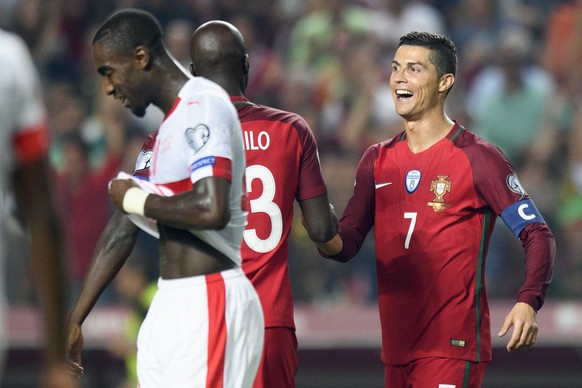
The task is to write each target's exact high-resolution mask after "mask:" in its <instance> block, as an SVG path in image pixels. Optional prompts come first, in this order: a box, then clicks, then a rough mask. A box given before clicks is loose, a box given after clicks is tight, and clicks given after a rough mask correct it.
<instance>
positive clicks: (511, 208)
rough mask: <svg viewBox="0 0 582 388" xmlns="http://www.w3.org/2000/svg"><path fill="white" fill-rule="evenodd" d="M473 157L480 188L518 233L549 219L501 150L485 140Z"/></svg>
mask: <svg viewBox="0 0 582 388" xmlns="http://www.w3.org/2000/svg"><path fill="white" fill-rule="evenodd" d="M473 158H474V160H473V163H472V166H473V172H474V174H473V176H474V179H475V186H476V188H477V190H478V191H479V193H480V195H481V196H482V198H483V199H484V201H485V203H486V204H487V206H488V207H489V208H490V209H491V210H492V211H493V212H494V213H495V214H497V215H498V216H501V219H502V220H503V222H505V224H506V225H507V227H508V228H509V229H510V230H511V231H512V232H513V234H514V235H515V236H516V237H519V234H520V233H521V231H522V230H523V229H524V228H525V227H526V226H527V225H529V224H532V223H536V222H541V223H545V221H544V219H543V217H542V215H541V214H540V212H539V211H538V209H537V208H536V206H535V204H534V203H533V201H532V200H531V198H530V197H529V196H528V194H527V192H526V191H525V189H524V188H523V186H522V185H521V183H520V181H519V178H518V176H517V173H516V172H515V170H514V168H513V166H512V165H511V163H510V162H509V160H508V159H507V158H506V157H505V155H503V153H502V152H501V151H499V150H498V149H497V148H495V147H494V146H492V145H490V144H487V143H482V144H481V145H480V146H479V149H478V151H477V152H475V153H474V156H473Z"/></svg>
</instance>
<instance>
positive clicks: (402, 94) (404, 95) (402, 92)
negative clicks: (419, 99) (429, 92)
mask: <svg viewBox="0 0 582 388" xmlns="http://www.w3.org/2000/svg"><path fill="white" fill-rule="evenodd" d="M413 95H414V93H412V92H411V91H410V90H406V89H396V97H397V98H398V99H399V100H407V99H409V98H411V97H412V96H413Z"/></svg>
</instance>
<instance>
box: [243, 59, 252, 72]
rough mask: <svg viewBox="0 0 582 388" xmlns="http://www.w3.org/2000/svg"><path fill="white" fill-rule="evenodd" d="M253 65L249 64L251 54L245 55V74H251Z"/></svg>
mask: <svg viewBox="0 0 582 388" xmlns="http://www.w3.org/2000/svg"><path fill="white" fill-rule="evenodd" d="M250 67H251V65H250V64H249V54H245V56H244V59H243V69H244V74H245V75H246V74H249V69H250Z"/></svg>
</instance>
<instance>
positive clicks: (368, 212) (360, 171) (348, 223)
mask: <svg viewBox="0 0 582 388" xmlns="http://www.w3.org/2000/svg"><path fill="white" fill-rule="evenodd" d="M378 147H379V146H378V145H375V146H372V147H370V148H368V150H367V151H366V152H365V153H364V156H362V159H361V160H360V163H359V164H358V168H357V170H356V182H355V184H354V193H353V195H352V197H351V198H350V199H349V201H348V204H347V206H346V209H345V210H344V214H343V216H342V218H341V219H340V228H339V235H340V237H341V239H342V241H343V249H342V251H341V253H340V254H339V255H337V256H334V257H330V256H327V255H325V254H323V252H321V251H320V254H321V255H322V256H324V257H327V258H330V259H332V260H336V261H341V262H346V261H348V260H350V259H351V258H353V257H354V256H355V255H356V254H357V253H358V252H359V250H360V248H361V247H362V244H363V243H364V240H365V239H366V236H367V235H368V232H369V231H370V229H371V228H372V226H373V224H374V212H375V207H376V204H375V188H374V162H375V161H376V159H377V157H378Z"/></svg>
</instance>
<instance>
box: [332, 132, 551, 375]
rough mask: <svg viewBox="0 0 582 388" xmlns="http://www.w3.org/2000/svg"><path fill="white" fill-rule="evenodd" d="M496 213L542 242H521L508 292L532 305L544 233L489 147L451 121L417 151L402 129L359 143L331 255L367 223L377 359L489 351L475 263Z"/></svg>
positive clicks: (539, 291) (541, 278) (348, 250)
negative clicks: (517, 284) (362, 149)
mask: <svg viewBox="0 0 582 388" xmlns="http://www.w3.org/2000/svg"><path fill="white" fill-rule="evenodd" d="M497 216H501V217H502V219H503V220H504V221H505V223H506V224H507V226H509V227H510V228H511V229H512V231H513V232H514V234H515V235H516V236H519V237H520V238H522V239H524V240H528V239H534V240H538V241H541V242H542V243H543V244H542V245H543V246H545V247H550V248H548V249H545V250H538V249H532V250H529V249H527V248H526V270H525V274H526V275H525V281H524V284H523V286H522V288H521V289H520V291H519V296H518V301H523V302H527V303H529V304H530V305H532V306H533V307H534V308H535V309H536V310H537V309H539V308H540V307H541V304H542V303H543V297H544V294H545V291H546V289H547V287H548V285H549V283H550V280H551V274H552V266H553V253H552V249H551V247H552V246H553V247H554V252H555V245H553V236H552V235H551V232H550V231H549V229H548V228H547V226H546V225H545V223H544V220H543V218H542V217H541V215H540V214H539V212H538V211H537V209H536V208H535V205H534V204H533V202H532V201H531V199H530V198H529V197H528V195H527V194H526V192H525V191H524V190H523V188H522V187H521V185H520V183H519V181H518V179H517V176H516V174H515V172H514V170H513V168H512V166H511V164H510V163H509V161H508V160H507V159H506V158H505V156H503V154H502V153H501V152H500V151H499V150H498V149H497V148H496V147H494V146H493V145H491V144H489V143H487V142H485V141H484V140H482V139H480V138H479V137H478V136H476V135H475V134H473V133H471V132H469V131H466V130H464V129H463V128H462V127H460V126H459V125H458V124H455V126H454V127H453V128H452V130H451V131H450V133H449V134H448V136H447V137H445V138H444V139H441V140H440V141H439V142H437V143H436V144H434V145H433V146H431V147H430V148H428V149H427V150H425V151H423V152H420V153H416V154H414V153H413V152H411V150H410V148H409V147H408V144H407V140H406V137H405V135H404V133H403V134H401V135H399V136H397V137H395V138H393V139H392V140H389V141H387V142H384V143H380V144H376V145H374V146H372V147H370V148H369V149H368V150H367V151H366V153H365V155H364V156H363V158H362V160H361V162H360V164H359V166H358V170H357V174H356V185H355V188H354V195H353V197H352V198H351V199H350V201H349V203H348V205H347V208H346V210H345V212H344V215H343V217H342V219H341V221H340V234H341V236H342V240H343V241H344V249H343V251H342V253H341V254H340V256H338V257H335V258H334V259H337V260H340V261H346V260H348V259H349V258H351V257H353V255H354V254H355V253H356V252H357V251H358V250H359V248H360V246H361V243H362V242H363V240H364V238H365V236H366V234H367V233H368V231H369V230H370V229H371V228H372V226H373V227H374V238H375V245H376V266H377V276H378V302H379V309H380V321H381V327H382V360H383V361H384V362H385V363H387V364H391V365H402V364H406V363H408V362H410V361H412V360H415V359H419V358H424V357H443V358H454V359H461V360H470V361H489V360H490V359H491V333H490V319H489V307H488V303H487V296H486V292H485V284H484V273H485V270H484V268H485V258H486V254H487V248H488V244H489V239H490V237H491V233H492V231H493V226H494V224H495V220H496V217H497ZM531 230H534V232H533V233H530V231H531ZM524 231H525V232H524ZM528 235H529V237H528ZM534 235H536V237H532V236H534ZM524 236H525V237H524ZM538 241H535V242H534V245H535V244H537V243H538ZM526 244H528V242H527V241H526ZM536 251H539V252H536ZM508 259H511V258H508Z"/></svg>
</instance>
